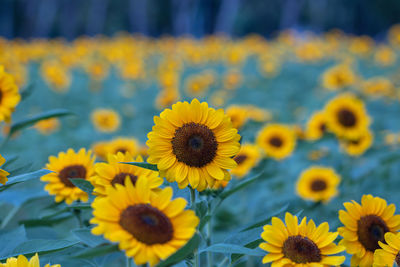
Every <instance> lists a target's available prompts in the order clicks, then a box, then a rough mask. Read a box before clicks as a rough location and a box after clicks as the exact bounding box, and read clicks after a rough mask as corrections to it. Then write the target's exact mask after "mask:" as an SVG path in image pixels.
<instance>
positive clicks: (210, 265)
mask: <svg viewBox="0 0 400 267" xmlns="http://www.w3.org/2000/svg"><path fill="white" fill-rule="evenodd" d="M211 232H212V225H211V219H210V220H209V221H208V223H207V240H206V241H207V247H209V246H211ZM207 261H208V266H209V267H213V266H214V263H213V255H212V253H211V251H207Z"/></svg>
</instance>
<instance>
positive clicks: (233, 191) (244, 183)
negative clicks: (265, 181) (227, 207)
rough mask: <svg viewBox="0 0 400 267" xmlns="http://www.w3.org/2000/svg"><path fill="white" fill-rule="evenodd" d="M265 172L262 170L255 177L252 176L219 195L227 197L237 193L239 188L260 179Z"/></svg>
mask: <svg viewBox="0 0 400 267" xmlns="http://www.w3.org/2000/svg"><path fill="white" fill-rule="evenodd" d="M263 173H264V172H260V173H259V174H256V175H255V176H254V177H252V178H250V179H248V180H246V181H243V182H242V183H239V184H238V185H236V186H235V187H234V188H231V189H230V190H227V191H224V192H223V193H221V195H219V197H220V198H221V199H225V198H227V197H229V196H230V195H232V194H234V193H236V192H237V191H239V190H241V189H243V188H245V187H247V186H248V185H250V184H252V183H253V182H255V181H256V180H257V179H259V178H260V177H261V176H262V174H263Z"/></svg>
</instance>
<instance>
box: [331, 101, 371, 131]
mask: <svg viewBox="0 0 400 267" xmlns="http://www.w3.org/2000/svg"><path fill="white" fill-rule="evenodd" d="M325 112H326V118H327V122H328V128H329V130H330V131H332V132H333V133H334V134H336V135H337V136H339V137H341V138H345V139H357V138H359V137H360V136H361V135H362V134H363V133H364V132H365V131H366V130H367V129H368V126H369V124H370V118H369V116H368V114H367V111H366V109H365V106H364V103H363V102H362V101H361V100H360V99H358V98H356V97H355V96H353V95H351V94H344V95H340V96H338V97H336V98H334V99H332V100H331V101H329V103H328V104H327V105H326V107H325Z"/></svg>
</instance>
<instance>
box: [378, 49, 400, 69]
mask: <svg viewBox="0 0 400 267" xmlns="http://www.w3.org/2000/svg"><path fill="white" fill-rule="evenodd" d="M396 57H397V56H396V53H395V51H394V50H393V49H391V48H390V47H389V46H385V45H382V46H380V47H379V48H378V49H376V52H375V55H374V60H375V62H376V63H377V64H379V65H381V66H384V67H387V66H391V65H393V64H394V63H395V62H396Z"/></svg>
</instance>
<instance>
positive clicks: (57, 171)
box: [41, 148, 95, 205]
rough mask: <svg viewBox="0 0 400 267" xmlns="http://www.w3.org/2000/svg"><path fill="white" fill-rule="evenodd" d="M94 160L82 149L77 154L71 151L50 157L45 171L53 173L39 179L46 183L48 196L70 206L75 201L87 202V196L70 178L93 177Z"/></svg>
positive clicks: (89, 152) (90, 153)
mask: <svg viewBox="0 0 400 267" xmlns="http://www.w3.org/2000/svg"><path fill="white" fill-rule="evenodd" d="M94 160H95V157H92V152H91V151H87V152H86V150H85V149H84V148H82V149H80V150H79V152H78V153H75V151H74V150H73V149H68V151H67V152H66V153H65V152H60V153H58V157H55V156H50V157H49V163H47V164H46V169H48V170H50V171H53V172H52V173H49V174H46V175H44V176H42V177H41V180H42V181H44V182H48V183H47V185H46V186H45V188H44V189H45V190H46V191H48V192H49V194H50V195H55V196H56V197H55V201H56V202H60V201H63V200H65V202H66V203H67V204H68V205H70V204H72V202H74V201H75V200H80V201H83V202H86V201H88V198H89V196H88V194H87V193H85V192H83V191H82V190H81V189H79V188H78V187H76V186H74V185H73V183H72V182H71V181H70V179H71V178H82V179H87V180H90V179H91V177H92V176H93V175H94Z"/></svg>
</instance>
